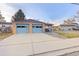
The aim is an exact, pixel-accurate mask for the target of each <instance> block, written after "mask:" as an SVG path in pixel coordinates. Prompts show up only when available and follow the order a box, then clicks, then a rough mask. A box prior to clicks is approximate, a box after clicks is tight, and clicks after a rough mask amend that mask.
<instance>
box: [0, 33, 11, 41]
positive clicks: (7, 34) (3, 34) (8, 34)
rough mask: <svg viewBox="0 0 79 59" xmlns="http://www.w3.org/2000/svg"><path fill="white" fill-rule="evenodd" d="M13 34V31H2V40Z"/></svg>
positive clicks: (0, 38) (0, 35)
mask: <svg viewBox="0 0 79 59" xmlns="http://www.w3.org/2000/svg"><path fill="white" fill-rule="evenodd" d="M11 35H12V33H0V40H3V39H5V38H7V37H9V36H11Z"/></svg>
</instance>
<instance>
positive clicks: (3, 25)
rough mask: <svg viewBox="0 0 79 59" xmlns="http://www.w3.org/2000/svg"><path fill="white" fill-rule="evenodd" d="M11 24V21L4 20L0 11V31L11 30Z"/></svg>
mask: <svg viewBox="0 0 79 59" xmlns="http://www.w3.org/2000/svg"><path fill="white" fill-rule="evenodd" d="M11 25H12V23H9V22H6V21H5V20H4V17H3V16H2V14H1V12H0V33H2V32H11Z"/></svg>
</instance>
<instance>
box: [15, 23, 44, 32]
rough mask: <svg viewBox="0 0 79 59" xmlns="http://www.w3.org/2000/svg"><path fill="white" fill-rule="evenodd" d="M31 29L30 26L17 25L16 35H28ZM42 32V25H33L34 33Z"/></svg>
mask: <svg viewBox="0 0 79 59" xmlns="http://www.w3.org/2000/svg"><path fill="white" fill-rule="evenodd" d="M29 28H30V27H29V24H16V33H28V32H29V30H30V29H29ZM42 30H43V29H42V25H41V24H32V29H31V31H32V32H33V33H40V32H42Z"/></svg>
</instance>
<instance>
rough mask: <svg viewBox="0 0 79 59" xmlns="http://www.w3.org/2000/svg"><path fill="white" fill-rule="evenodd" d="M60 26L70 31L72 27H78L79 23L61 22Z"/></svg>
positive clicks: (63, 29)
mask: <svg viewBox="0 0 79 59" xmlns="http://www.w3.org/2000/svg"><path fill="white" fill-rule="evenodd" d="M60 28H61V30H62V31H72V30H74V29H79V25H78V24H77V23H72V24H61V25H60Z"/></svg>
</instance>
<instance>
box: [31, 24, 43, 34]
mask: <svg viewBox="0 0 79 59" xmlns="http://www.w3.org/2000/svg"><path fill="white" fill-rule="evenodd" d="M32 32H34V33H38V32H42V26H39V25H33V26H32Z"/></svg>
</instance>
